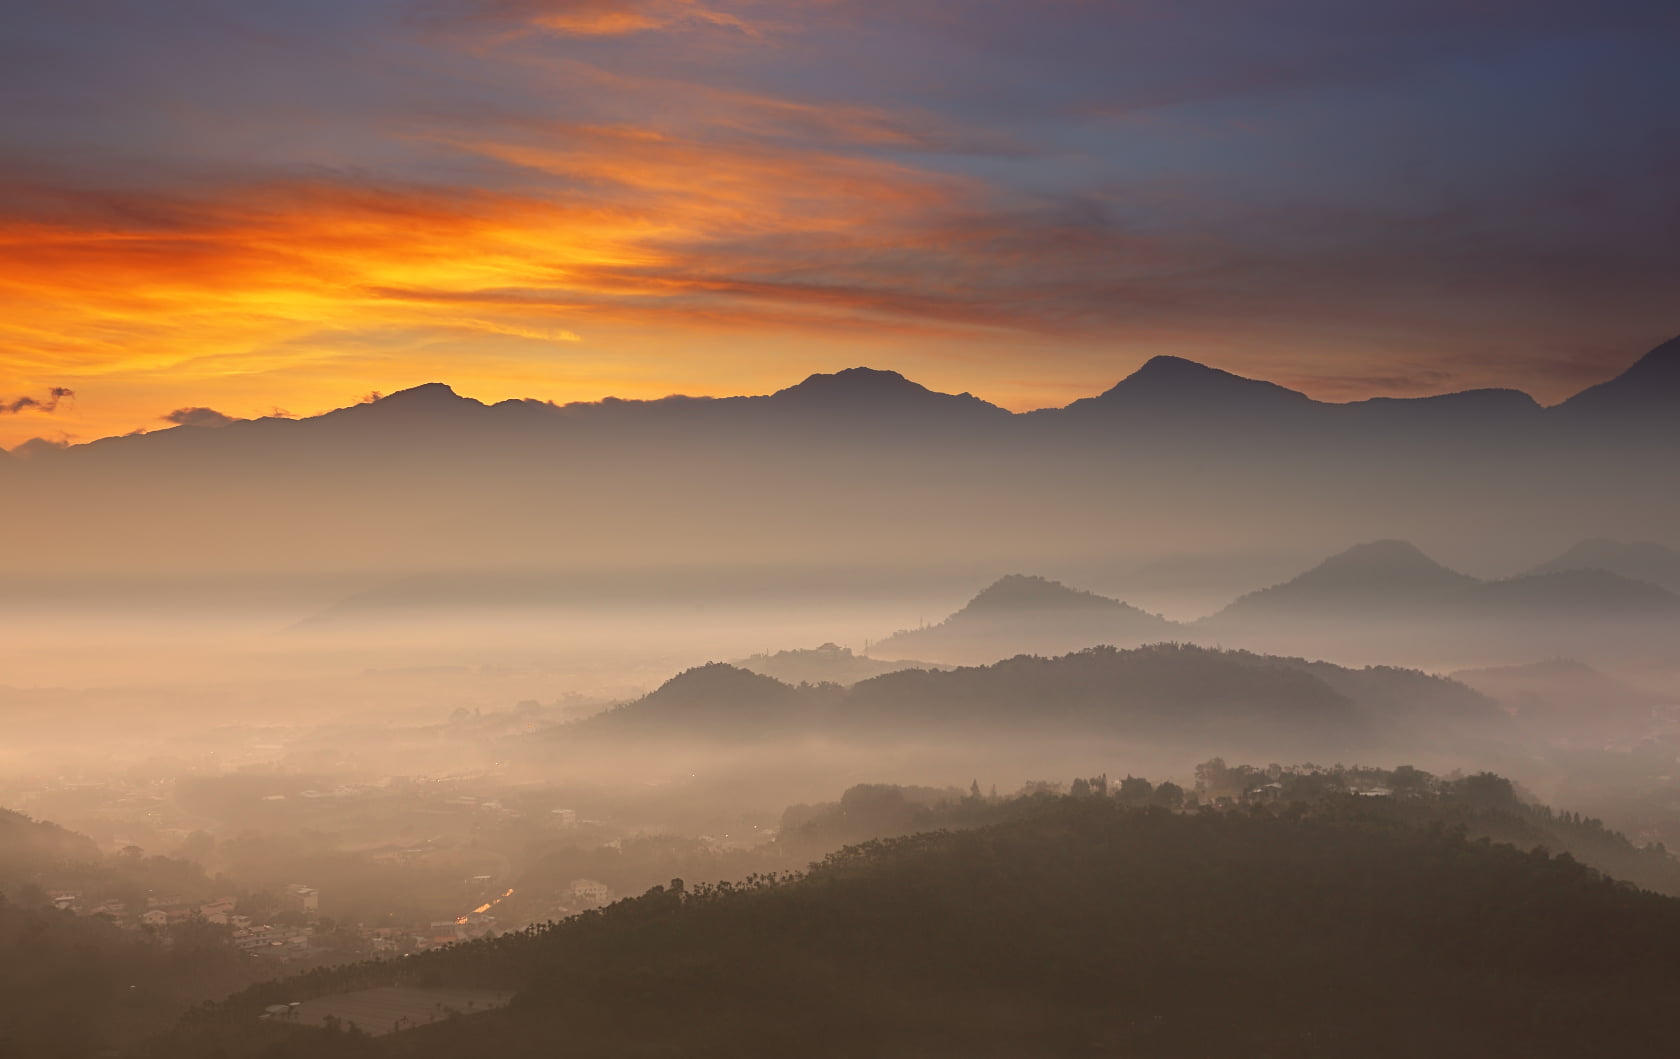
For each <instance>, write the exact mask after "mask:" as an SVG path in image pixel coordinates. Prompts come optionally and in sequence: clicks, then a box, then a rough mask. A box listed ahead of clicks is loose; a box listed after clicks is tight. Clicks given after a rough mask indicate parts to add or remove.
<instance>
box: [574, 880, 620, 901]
mask: <svg viewBox="0 0 1680 1059" xmlns="http://www.w3.org/2000/svg"><path fill="white" fill-rule="evenodd" d="M572 900H574V901H578V902H581V903H583V904H588V905H604V904H606V903H607V902H608V901H611V900H612V891H611V890H609V889H608V888H607V884H606V883H601V882H596V881H595V880H594V879H573V880H572Z"/></svg>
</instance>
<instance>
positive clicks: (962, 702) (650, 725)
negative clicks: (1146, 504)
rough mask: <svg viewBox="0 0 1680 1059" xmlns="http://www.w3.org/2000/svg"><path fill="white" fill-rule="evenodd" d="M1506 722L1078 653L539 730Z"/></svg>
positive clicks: (1206, 663) (1281, 672)
mask: <svg viewBox="0 0 1680 1059" xmlns="http://www.w3.org/2000/svg"><path fill="white" fill-rule="evenodd" d="M1507 724H1508V718H1506V717H1505V716H1504V714H1503V713H1501V712H1500V710H1499V709H1498V707H1497V706H1496V705H1495V704H1494V702H1493V700H1491V699H1489V698H1487V697H1486V696H1484V695H1481V694H1480V693H1478V692H1476V691H1473V690H1471V689H1470V688H1468V687H1465V686H1464V685H1462V684H1458V683H1456V682H1454V681H1451V680H1446V679H1443V678H1440V677H1432V676H1429V675H1427V674H1424V673H1420V672H1416V671H1412V670H1402V669H1391V668H1382V667H1372V668H1366V669H1347V668H1343V667H1340V666H1334V665H1330V664H1328V663H1323V662H1308V661H1306V660H1305V659H1300V658H1284V657H1277V656H1271V655H1260V654H1254V653H1251V652H1248V651H1227V650H1216V649H1213V648H1206V647H1198V646H1195V645H1192V644H1177V643H1161V644H1152V645H1149V646H1146V647H1139V648H1134V649H1130V650H1118V649H1116V648H1113V647H1092V648H1089V649H1086V650H1083V651H1076V652H1074V653H1072V654H1066V655H1062V656H1060V657H1057V658H1041V657H1037V656H1032V655H1021V656H1018V657H1015V658H1011V659H1007V660H1005V661H1001V662H997V663H995V664H992V665H987V666H973V667H964V668H959V669H951V670H931V669H907V670H901V671H899V672H894V673H888V674H885V675H883V676H878V677H873V678H871V679H868V680H863V681H860V682H858V683H857V684H854V685H852V686H851V687H849V688H842V687H840V686H838V685H835V684H814V685H812V684H806V685H800V686H797V687H795V686H792V685H788V684H783V683H781V682H779V681H776V680H773V679H771V678H770V677H766V676H761V675H760V674H757V673H752V672H749V671H747V670H743V669H737V668H735V667H733V666H729V665H725V664H722V663H712V664H710V665H706V666H701V667H698V668H695V669H690V670H687V671H686V672H683V673H681V674H678V675H677V676H675V677H673V678H671V680H669V681H667V682H666V683H665V684H664V685H663V686H661V687H660V688H658V689H657V690H655V691H654V692H652V693H650V694H649V695H647V696H645V697H644V698H642V699H639V700H636V701H635V702H631V703H626V704H624V705H622V706H620V707H617V708H615V709H613V710H609V711H607V712H605V713H602V714H598V715H596V716H594V717H590V718H586V719H584V720H581V721H577V722H574V723H572V724H569V725H562V726H558V727H556V728H554V729H551V730H550V733H549V738H550V739H552V740H554V741H556V742H558V743H560V744H562V745H563V744H565V743H567V742H570V743H573V744H574V745H579V746H583V747H592V746H593V745H594V744H595V743H597V742H599V741H602V740H611V739H622V738H625V737H634V738H635V739H636V740H637V741H638V745H639V746H642V745H645V744H646V741H647V740H649V739H660V738H663V739H667V740H670V741H671V742H673V743H674V744H679V745H692V744H693V742H694V741H695V740H712V741H720V742H731V743H734V742H742V741H748V742H750V741H763V740H771V739H786V738H790V737H803V736H811V735H820V736H823V737H827V738H841V739H858V740H869V739H879V738H884V737H893V738H907V737H925V738H939V739H955V738H968V737H980V736H1004V735H1009V736H1012V737H1019V736H1021V735H1029V736H1032V737H1035V738H1041V737H1045V736H1048V735H1053V734H1057V733H1060V734H1063V735H1066V734H1069V733H1077V734H1079V735H1081V736H1092V735H1101V736H1124V737H1127V738H1137V739H1149V740H1159V741H1164V742H1182V743H1187V744H1191V745H1195V746H1202V747H1205V746H1208V745H1209V744H1210V743H1212V744H1215V745H1219V746H1239V747H1247V748H1250V750H1249V752H1252V753H1271V752H1274V751H1283V750H1285V749H1288V750H1290V751H1292V752H1295V753H1300V752H1302V750H1301V748H1303V747H1305V748H1308V751H1307V752H1311V753H1319V752H1324V753H1337V754H1340V753H1343V752H1345V751H1347V750H1349V749H1353V748H1359V747H1376V746H1383V745H1393V744H1394V743H1395V741H1396V740H1410V742H1409V743H1407V745H1414V746H1418V745H1423V744H1434V743H1439V742H1441V741H1443V740H1451V739H1462V738H1466V737H1487V736H1489V735H1492V734H1494V733H1497V732H1499V731H1501V730H1502V729H1503V728H1504V727H1505V726H1506V725H1507Z"/></svg>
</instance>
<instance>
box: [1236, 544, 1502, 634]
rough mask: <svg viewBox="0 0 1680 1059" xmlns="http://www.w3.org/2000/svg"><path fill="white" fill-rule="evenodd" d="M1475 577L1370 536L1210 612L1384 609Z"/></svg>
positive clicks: (1424, 600) (1423, 600) (1425, 599)
mask: <svg viewBox="0 0 1680 1059" xmlns="http://www.w3.org/2000/svg"><path fill="white" fill-rule="evenodd" d="M1475 583H1476V579H1475V578H1473V577H1471V576H1470V575H1468V574H1461V573H1459V572H1457V571H1456V570H1449V569H1448V568H1447V567H1445V566H1442V565H1441V564H1440V563H1437V562H1436V561H1435V560H1433V559H1431V558H1429V556H1427V555H1425V554H1423V552H1421V551H1419V550H1418V549H1417V548H1416V547H1415V546H1414V545H1411V544H1408V543H1406V542H1405V541H1396V540H1383V541H1373V542H1371V543H1369V544H1359V545H1355V546H1354V547H1352V548H1349V549H1348V550H1346V551H1344V552H1341V553H1339V554H1337V555H1333V556H1331V557H1330V558H1328V559H1326V560H1325V561H1324V562H1322V563H1320V564H1318V565H1317V566H1315V567H1313V568H1312V569H1311V570H1308V571H1307V572H1306V573H1304V574H1301V575H1299V576H1297V577H1295V578H1292V579H1290V580H1289V581H1286V582H1284V583H1283V584H1281V585H1273V586H1272V587H1271V588H1264V589H1261V590H1260V591H1258V592H1250V593H1249V594H1248V595H1246V596H1243V597H1241V598H1240V599H1238V600H1236V601H1235V602H1233V603H1232V604H1231V605H1230V606H1229V607H1227V608H1225V610H1224V611H1222V612H1220V614H1219V615H1217V616H1216V618H1217V619H1219V620H1220V621H1223V620H1225V619H1229V618H1235V617H1244V618H1247V617H1255V616H1263V615H1291V616H1294V615H1302V614H1312V613H1336V612H1345V613H1355V612H1364V613H1367V614H1386V613H1392V612H1394V611H1396V610H1404V609H1408V608H1411V607H1416V606H1421V605H1427V604H1429V603H1432V602H1433V601H1435V600H1438V599H1439V598H1441V597H1442V596H1445V595H1448V594H1450V593H1452V592H1454V591H1457V590H1461V589H1464V588H1467V587H1469V586H1471V585H1474V584H1475Z"/></svg>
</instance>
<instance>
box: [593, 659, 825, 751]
mask: <svg viewBox="0 0 1680 1059" xmlns="http://www.w3.org/2000/svg"><path fill="white" fill-rule="evenodd" d="M824 698H826V696H824ZM822 701H823V699H822V698H818V697H816V696H814V695H811V694H802V693H801V689H799V688H795V687H791V686H789V685H787V684H784V683H782V682H781V681H779V680H775V679H772V678H770V677H767V676H763V675H761V674H758V673H754V672H752V671H751V670H747V669H742V668H740V667H738V666H732V665H726V664H725V663H722V662H711V663H708V664H706V665H703V666H697V667H695V668H693V669H689V670H685V671H683V672H681V673H679V674H677V675H676V676H674V677H672V678H671V679H670V680H667V681H666V682H665V683H664V684H662V685H660V686H659V687H658V688H657V689H655V690H654V691H651V692H649V693H648V694H647V695H645V696H643V697H642V698H640V699H637V700H636V701H635V702H631V703H626V704H625V705H623V706H619V707H617V708H615V709H611V710H608V711H606V712H605V713H599V714H596V715H595V716H593V717H589V718H586V719H584V720H582V721H578V722H575V723H574V724H572V725H569V726H567V727H566V728H564V729H561V731H563V732H564V733H566V734H567V735H571V736H579V735H581V736H585V737H600V736H605V737H622V736H626V735H635V736H639V737H654V738H679V739H683V738H690V737H700V738H718V739H728V740H736V739H756V738H761V737H765V736H771V735H781V734H786V733H789V732H792V731H803V730H806V729H808V728H810V727H811V726H812V725H813V724H814V723H815V722H816V721H817V719H818V718H817V717H816V710H817V708H818V707H819V706H820V705H821V702H822Z"/></svg>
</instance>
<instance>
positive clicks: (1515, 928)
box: [143, 796, 1680, 1059]
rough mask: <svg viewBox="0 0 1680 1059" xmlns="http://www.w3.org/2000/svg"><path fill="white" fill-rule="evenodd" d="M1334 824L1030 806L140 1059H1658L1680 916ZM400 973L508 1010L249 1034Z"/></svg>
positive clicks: (202, 1036)
mask: <svg viewBox="0 0 1680 1059" xmlns="http://www.w3.org/2000/svg"><path fill="white" fill-rule="evenodd" d="M1337 804H1338V806H1339V808H1338V809H1337V811H1335V812H1325V813H1313V812H1308V813H1301V812H1286V813H1277V814H1273V813H1269V812H1264V811H1260V810H1256V811H1253V812H1249V811H1244V812H1229V813H1204V814H1193V815H1182V814H1174V813H1171V812H1167V811H1164V810H1160V809H1153V810H1147V809H1146V810H1129V809H1126V808H1124V807H1122V806H1119V805H1118V804H1116V802H1115V801H1114V800H1113V799H1110V798H1094V797H1089V796H1087V797H1082V798H1061V799H1057V798H1038V799H1028V800H1026V801H1024V802H1021V803H1017V805H1016V806H1015V807H1013V808H1012V809H1011V811H1010V814H1009V815H1008V816H1007V817H1006V818H1005V819H1004V820H1003V821H1002V822H999V823H996V824H993V825H992V826H989V827H982V828H978V829H973V830H963V831H949V832H940V833H931V834H921V835H916V836H912V837H907V838H902V839H895V840H886V841H874V842H869V843H865V844H864V845H861V846H854V847H850V848H848V849H846V850H844V851H842V852H840V853H837V854H834V855H832V856H830V857H828V858H827V859H825V860H824V861H823V862H822V863H821V864H819V865H817V866H814V867H813V868H812V870H811V871H810V872H809V873H807V874H805V875H803V876H801V877H797V878H791V879H760V880H750V881H748V882H747V883H746V884H742V885H726V886H720V887H703V888H687V887H684V886H683V885H682V884H681V883H680V881H673V883H672V885H671V886H669V887H658V888H655V889H654V890H652V891H650V892H648V893H647V894H646V895H644V896H643V897H640V898H636V899H632V900H628V901H624V902H620V903H619V904H617V905H615V906H613V907H611V908H609V909H607V910H606V911H605V912H602V913H594V914H587V915H585V916H583V917H581V918H578V919H574V920H570V921H567V922H564V923H561V924H559V925H556V926H554V927H552V928H550V929H547V930H543V931H536V932H530V933H527V934H523V935H519V936H513V937H507V938H502V939H497V940H495V941H491V942H486V943H476V944H471V945H466V946H461V947H458V948H456V949H451V950H445V951H443V952H441V953H438V954H436V955H434V956H430V957H422V958H418V959H415V960H410V961H404V962H403V964H402V965H401V966H400V967H399V966H398V965H396V964H390V963H388V964H385V965H382V966H381V965H368V966H364V967H360V968H349V969H346V970H343V971H339V972H330V973H327V974H323V975H320V976H318V977H317V978H316V979H315V980H312V981H306V982H299V983H297V984H295V985H292V986H271V987H259V988H258V989H254V990H250V991H248V992H247V993H245V994H243V995H241V996H240V997H238V998H236V999H235V1000H234V1001H232V1002H230V1003H228V1004H225V1005H223V1006H221V1007H220V1008H219V1009H218V1010H216V1011H214V1012H212V1013H209V1014H208V1015H207V1016H205V1017H203V1018H201V1019H198V1020H194V1021H193V1022H191V1023H188V1024H186V1025H184V1026H183V1027H182V1029H181V1030H179V1031H178V1032H177V1033H176V1034H174V1035H172V1036H171V1037H169V1038H166V1039H164V1040H162V1041H160V1042H159V1043H158V1044H157V1045H156V1046H154V1047H153V1048H151V1049H149V1050H148V1051H147V1052H145V1053H143V1054H145V1055H147V1056H163V1055H168V1056H170V1057H171V1059H196V1057H198V1056H209V1055H212V1054H215V1055H225V1056H229V1057H239V1056H245V1055H258V1054H260V1055H264V1056H272V1057H274V1059H283V1057H289V1056H304V1055H308V1056H318V1057H323V1059H333V1057H338V1056H406V1057H411V1059H430V1057H434V1056H445V1055H461V1054H495V1055H501V1056H508V1057H510V1059H519V1057H521V1056H536V1055H543V1056H547V1055H553V1054H587V1055H592V1056H646V1055H655V1054H683V1055H697V1056H712V1055H718V1056H722V1055H743V1054H746V1055H767V1054H799V1055H811V1056H841V1055H861V1054H874V1055H880V1054H915V1055H922V1056H974V1055H983V1056H1014V1055H1021V1054H1037V1055H1087V1054H1093V1053H1095V1054H1120V1055H1149V1056H1160V1057H1192V1056H1194V1057H1204V1056H1208V1055H1215V1054H1256V1055H1267V1054H1288V1055H1292V1056H1303V1057H1318V1056H1323V1057H1343V1056H1347V1055H1354V1054H1357V1055H1362V1056H1373V1057H1396V1059H1398V1057H1407V1059H1411V1057H1415V1056H1418V1055H1436V1056H1448V1057H1456V1056H1466V1057H1468V1056H1477V1057H1480V1056H1488V1055H1523V1056H1529V1057H1548V1056H1559V1057H1562V1056H1569V1057H1576V1056H1580V1055H1585V1054H1606V1053H1614V1054H1618V1055H1625V1056H1632V1057H1647V1056H1650V1057H1655V1056H1660V1055H1667V1054H1669V1052H1670V1050H1671V1040H1672V1030H1671V1027H1670V1025H1669V1022H1670V1020H1669V1018H1668V1004H1667V1002H1666V1001H1667V998H1668V997H1669V996H1670V995H1671V994H1672V992H1673V990H1674V989H1675V988H1676V987H1677V986H1680V967H1677V966H1676V965H1675V963H1674V960H1673V952H1674V951H1675V949H1676V947H1677V946H1680V901H1676V900H1674V899H1672V898H1667V897H1661V896H1658V895H1655V894H1651V893H1646V892H1640V891H1637V890H1634V889H1633V888H1631V887H1627V886H1625V885H1621V884H1617V883H1614V882H1611V881H1609V880H1608V879H1605V878H1604V877H1602V876H1600V875H1598V874H1597V873H1596V872H1594V871H1592V870H1591V869H1589V868H1586V867H1584V866H1583V865H1582V864H1580V863H1579V862H1577V861H1575V860H1573V859H1571V858H1569V857H1552V856H1548V855H1547V854H1546V853H1545V852H1543V851H1536V852H1523V851H1521V850H1519V849H1516V848H1511V847H1506V846H1497V845H1490V844H1487V843H1483V842H1476V841H1472V840H1470V839H1468V838H1466V837H1464V835H1463V834H1461V833H1458V832H1454V831H1452V830H1443V829H1439V828H1429V827H1416V826H1410V825H1406V824H1399V825H1398V826H1397V824H1396V821H1395V820H1393V819H1392V818H1391V817H1385V816H1384V815H1383V814H1381V813H1380V812H1378V813H1374V814H1373V813H1367V812H1364V811H1362V809H1361V807H1360V805H1359V804H1358V803H1357V800H1354V801H1351V802H1341V803H1337ZM399 974H400V975H402V976H403V977H405V978H408V979H410V980H420V979H425V980H428V981H435V982H437V983H440V984H453V985H469V984H470V985H493V986H500V987H510V988H513V989H516V990H517V995H516V997H515V1001H514V1004H513V1006H512V1007H511V1008H510V1009H507V1010H505V1011H498V1012H491V1013H487V1014H480V1015H471V1016H466V1017H462V1018H458V1019H451V1020H447V1021H444V1022H442V1023H440V1024H438V1025H435V1026H430V1027H424V1028H421V1029H417V1030H414V1031H410V1032H404V1033H398V1034H394V1035H391V1036H389V1037H384V1038H379V1039H374V1040H370V1039H367V1038H361V1037H357V1036H353V1035H345V1034H341V1033H340V1034H334V1033H329V1032H324V1031H319V1030H310V1029H302V1028H297V1027H289V1026H284V1025H274V1024H270V1025H263V1024H260V1023H258V1022H257V1021H256V1018H255V1017H256V1015H257V1014H258V1013H259V1012H260V1011H261V1005H262V1004H263V1003H267V1002H272V1000H274V999H276V998H278V999H282V1000H285V999H296V997H297V996H299V995H304V994H306V993H309V992H316V993H319V992H321V991H330V990H332V989H333V988H343V987H345V986H348V985H351V984H355V985H365V984H368V983H371V982H373V981H374V980H376V979H378V978H381V977H384V978H386V979H391V978H393V976H396V975H399ZM337 982H343V983H345V986H337V985H336V983H337Z"/></svg>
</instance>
